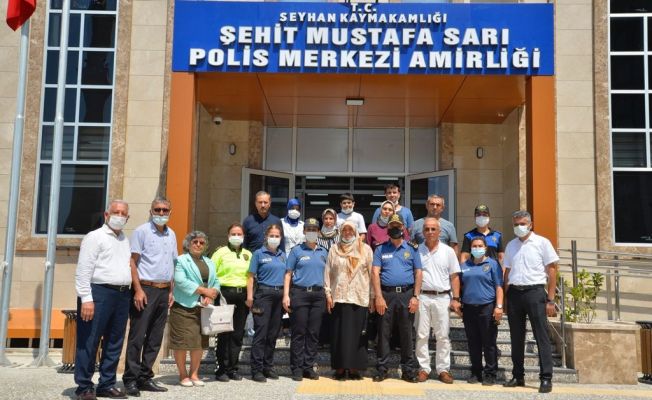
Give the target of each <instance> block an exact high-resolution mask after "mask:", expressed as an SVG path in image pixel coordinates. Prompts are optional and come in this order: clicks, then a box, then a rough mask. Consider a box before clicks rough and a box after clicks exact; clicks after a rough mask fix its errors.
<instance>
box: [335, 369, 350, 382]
mask: <svg viewBox="0 0 652 400" xmlns="http://www.w3.org/2000/svg"><path fill="white" fill-rule="evenodd" d="M346 375H347V374H346V370H344V369H343V370H337V371H335V373H334V374H333V379H335V380H336V381H345V380H346Z"/></svg>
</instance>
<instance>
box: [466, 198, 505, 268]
mask: <svg viewBox="0 0 652 400" xmlns="http://www.w3.org/2000/svg"><path fill="white" fill-rule="evenodd" d="M489 221H490V214H489V207H487V206H486V205H484V204H478V206H476V207H475V225H476V227H475V228H473V229H471V230H470V231H468V232H466V233H465V234H464V241H463V242H462V254H461V256H460V261H461V263H462V264H464V262H465V261H466V260H468V259H469V258H470V257H471V241H472V240H473V239H475V238H477V237H481V238H483V239H484V241H485V243H486V244H487V257H491V258H493V259H494V260H496V261H498V263H499V264H502V262H503V256H504V255H505V248H504V245H503V234H502V233H500V232H498V231H495V230H493V229H491V228H490V227H489Z"/></svg>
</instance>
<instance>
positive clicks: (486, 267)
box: [482, 264, 491, 272]
mask: <svg viewBox="0 0 652 400" xmlns="http://www.w3.org/2000/svg"><path fill="white" fill-rule="evenodd" d="M490 269H491V264H485V265H483V266H482V272H487V271H489V270H490Z"/></svg>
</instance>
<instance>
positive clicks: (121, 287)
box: [96, 283, 130, 292]
mask: <svg viewBox="0 0 652 400" xmlns="http://www.w3.org/2000/svg"><path fill="white" fill-rule="evenodd" d="M96 285H98V286H102V287H105V288H107V289H113V290H117V291H118V292H126V291H127V290H129V288H130V285H109V284H108V283H97V284H96Z"/></svg>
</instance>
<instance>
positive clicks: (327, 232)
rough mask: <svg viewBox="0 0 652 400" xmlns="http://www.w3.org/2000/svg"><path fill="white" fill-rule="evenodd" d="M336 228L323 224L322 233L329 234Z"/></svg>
mask: <svg viewBox="0 0 652 400" xmlns="http://www.w3.org/2000/svg"><path fill="white" fill-rule="evenodd" d="M334 230H335V226H326V225H324V226H322V227H321V233H325V234H329V233H331V232H333V231H334Z"/></svg>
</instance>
